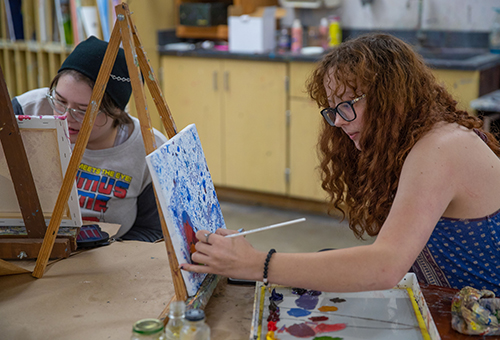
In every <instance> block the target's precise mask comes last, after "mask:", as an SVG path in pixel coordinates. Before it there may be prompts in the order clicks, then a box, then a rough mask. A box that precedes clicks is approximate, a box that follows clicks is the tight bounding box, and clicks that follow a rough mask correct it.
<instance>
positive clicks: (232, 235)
mask: <svg viewBox="0 0 500 340" xmlns="http://www.w3.org/2000/svg"><path fill="white" fill-rule="evenodd" d="M305 220H306V219H305V218H304V217H302V218H298V219H296V220H291V221H287V222H282V223H277V224H271V225H268V226H267V227H262V228H257V229H252V230H249V231H244V232H241V233H236V234H230V235H226V237H236V236H245V235H248V234H253V233H258V232H261V231H265V230H269V229H273V228H278V227H284V226H286V225H290V224H294V223H299V222H304V221H305Z"/></svg>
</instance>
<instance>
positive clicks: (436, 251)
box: [411, 210, 500, 295]
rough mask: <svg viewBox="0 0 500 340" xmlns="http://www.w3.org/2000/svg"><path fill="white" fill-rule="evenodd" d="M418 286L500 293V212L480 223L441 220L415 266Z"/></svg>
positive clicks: (477, 220)
mask: <svg viewBox="0 0 500 340" xmlns="http://www.w3.org/2000/svg"><path fill="white" fill-rule="evenodd" d="M411 271H413V272H414V273H415V274H416V275H417V278H418V280H419V282H423V283H427V284H432V285H437V286H443V287H452V288H456V289H462V288H464V287H465V286H471V287H474V288H476V289H488V290H491V291H492V292H494V293H495V294H497V295H498V294H499V293H500V210H498V211H497V212H495V213H494V214H492V215H490V216H486V217H483V218H477V219H453V218H444V217H443V218H441V219H440V220H439V222H438V224H437V225H436V228H435V229H434V231H433V232H432V235H431V237H430V238H429V241H428V242H427V245H426V246H425V248H424V249H423V250H422V252H421V253H420V255H419V256H418V258H417V260H416V261H415V263H414V264H413V266H412V269H411Z"/></svg>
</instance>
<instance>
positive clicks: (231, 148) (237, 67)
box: [162, 56, 485, 202]
mask: <svg viewBox="0 0 500 340" xmlns="http://www.w3.org/2000/svg"><path fill="white" fill-rule="evenodd" d="M314 65H315V64H314V63H312V62H299V61H279V62H270V61H253V60H233V59H222V58H221V59H215V58H202V57H200V58H198V57H190V56H162V79H163V85H162V86H163V94H164V96H165V99H166V101H167V103H168V104H169V106H170V108H171V110H172V114H173V116H174V119H175V121H176V124H177V127H178V129H179V130H180V129H182V128H183V127H185V126H186V125H188V124H191V123H196V126H197V129H198V131H199V134H200V139H201V141H202V145H203V149H204V151H205V155H206V158H207V162H208V165H209V168H210V172H211V174H212V177H213V180H214V183H215V184H216V185H218V186H223V187H227V188H233V189H244V190H249V191H253V192H261V193H271V194H277V195H282V196H283V197H286V198H292V199H299V200H307V201H311V202H325V200H326V198H327V195H326V193H325V192H324V191H323V189H321V180H320V171H319V168H318V167H319V165H320V160H319V157H318V151H317V142H318V137H319V134H320V129H321V126H322V123H323V121H322V120H323V118H322V117H321V115H320V113H319V111H320V108H318V107H317V105H316V103H314V102H313V101H312V100H311V99H310V98H309V96H308V94H307V92H306V88H305V83H306V81H307V79H308V78H309V76H310V73H311V71H312V70H313V68H314ZM433 72H434V74H435V75H436V77H437V78H438V79H439V80H440V81H442V82H443V83H444V84H445V85H446V87H447V88H448V90H449V91H450V92H451V93H452V94H453V95H454V96H455V98H457V100H458V102H459V105H460V106H462V107H463V108H466V109H467V108H468V106H469V102H470V100H472V99H475V98H477V96H478V94H479V93H480V91H481V90H480V88H481V86H480V79H481V77H482V74H483V73H484V72H485V71H459V70H440V69H436V70H433ZM287 77H288V79H289V86H288V90H287V89H286V87H285V86H284V83H285V79H287ZM483 87H484V86H483Z"/></svg>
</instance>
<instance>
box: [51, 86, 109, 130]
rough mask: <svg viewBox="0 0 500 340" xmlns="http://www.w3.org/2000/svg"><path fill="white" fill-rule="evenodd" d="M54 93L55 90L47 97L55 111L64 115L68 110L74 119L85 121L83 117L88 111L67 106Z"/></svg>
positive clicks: (79, 121) (80, 121)
mask: <svg viewBox="0 0 500 340" xmlns="http://www.w3.org/2000/svg"><path fill="white" fill-rule="evenodd" d="M52 94H53V91H51V92H49V93H47V94H46V95H45V97H46V98H47V100H48V101H49V104H50V106H51V107H52V109H54V111H56V112H57V113H59V114H60V115H64V114H66V112H69V114H70V115H71V117H73V119H74V120H76V121H77V122H78V123H82V122H83V118H84V117H85V112H86V111H84V110H79V109H72V108H70V107H67V106H66V105H65V104H63V103H62V102H61V101H59V100H57V99H56V98H54V96H53V95H52ZM100 112H101V111H99V112H98V114H99V113H100Z"/></svg>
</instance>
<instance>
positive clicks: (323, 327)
mask: <svg viewBox="0 0 500 340" xmlns="http://www.w3.org/2000/svg"><path fill="white" fill-rule="evenodd" d="M346 327H347V325H346V324H345V323H334V324H331V325H328V324H326V323H320V324H319V325H317V326H316V327H314V330H315V331H316V333H317V334H319V333H329V332H338V331H341V330H343V329H345V328H346Z"/></svg>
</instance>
